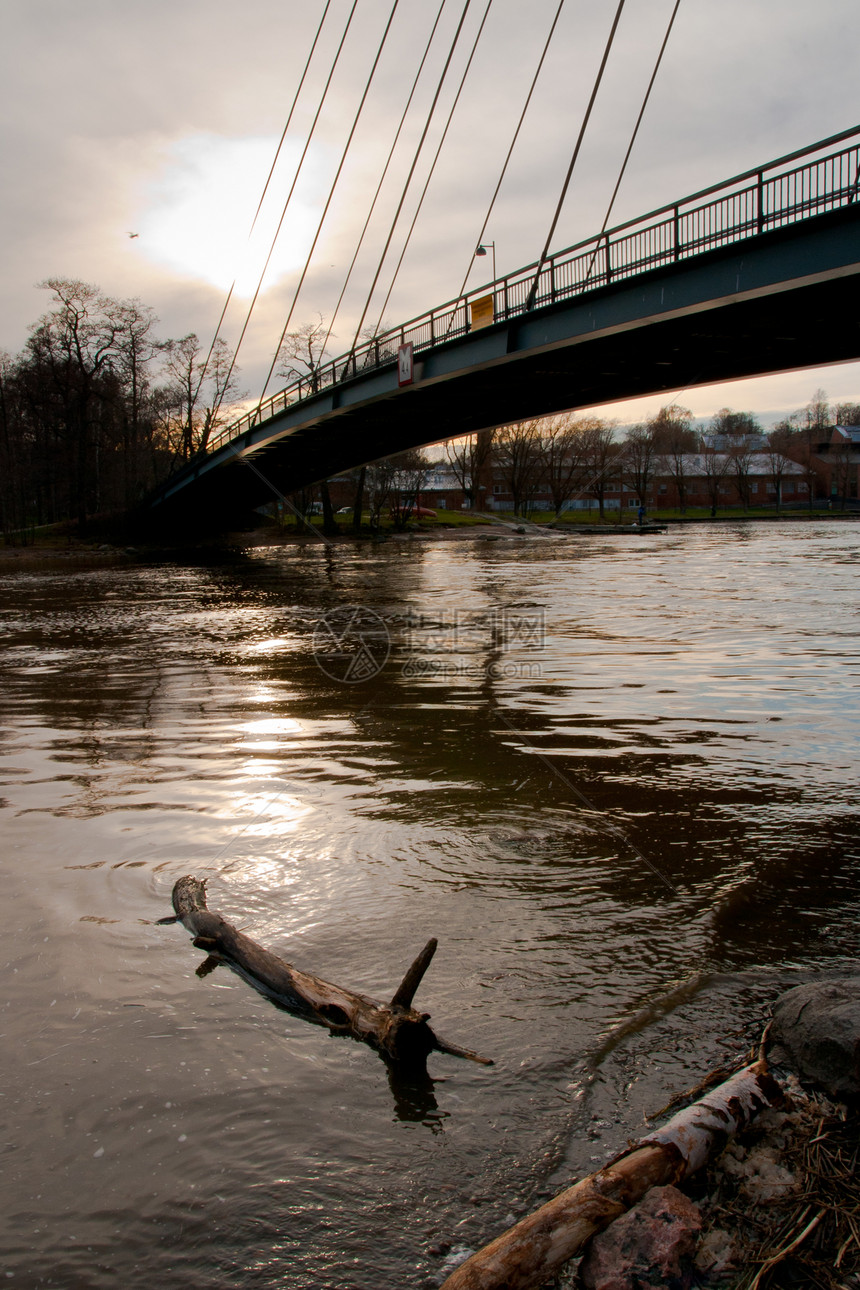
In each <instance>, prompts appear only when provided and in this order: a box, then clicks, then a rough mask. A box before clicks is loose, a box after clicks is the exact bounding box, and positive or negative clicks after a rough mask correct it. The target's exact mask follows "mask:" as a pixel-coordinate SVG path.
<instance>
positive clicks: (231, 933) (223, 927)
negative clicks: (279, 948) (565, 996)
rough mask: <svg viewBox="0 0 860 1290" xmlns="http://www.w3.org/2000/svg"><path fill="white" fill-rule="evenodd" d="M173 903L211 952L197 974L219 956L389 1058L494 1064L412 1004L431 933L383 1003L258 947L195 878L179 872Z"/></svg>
mask: <svg viewBox="0 0 860 1290" xmlns="http://www.w3.org/2000/svg"><path fill="white" fill-rule="evenodd" d="M173 908H174V910H175V911H176V917H177V918H178V920H179V921H180V922H181V923H182V925H183V926H184V927H186V928H187V929H188V931H190V932H191V933H192V934H193V936H194V940H193V944H194V945H196V946H197V948H198V949H201V950H205V951H206V954H207V955H208V957H207V959H206V960H205V961H204V962H203V963H202V964H201V965H200V967H199V968H198V974H201V975H206V974H207V973H208V972H210V971H211V970H212V968H213V967H214V966H215V964H216V963H219V962H220V963H225V964H226V965H227V966H228V967H230V968H232V969H233V971H234V972H236V973H238V975H239V976H241V977H243V978H244V979H245V980H246V981H248V982H249V983H250V984H251V985H253V986H254V988H255V989H256V990H259V991H260V993H261V994H265V995H266V996H267V997H268V998H270V999H273V1000H274V1001H275V1002H276V1003H278V1004H281V1005H282V1006H283V1007H285V1008H287V1009H289V1010H290V1011H291V1012H296V1013H300V1014H301V1015H302V1016H304V1017H306V1018H307V1019H308V1020H309V1021H313V1022H316V1023H317V1024H318V1025H321V1026H327V1027H328V1029H329V1030H331V1031H332V1032H333V1033H334V1034H348V1035H352V1036H353V1037H354V1038H356V1039H361V1040H363V1041H364V1042H365V1043H368V1044H371V1045H372V1046H373V1047H374V1048H377V1049H378V1050H379V1051H380V1052H381V1053H382V1054H383V1055H384V1056H385V1057H387V1058H388V1059H389V1060H391V1061H395V1062H399V1063H409V1064H412V1065H423V1063H424V1061H425V1060H426V1057H427V1055H428V1053H431V1052H433V1051H437V1052H441V1053H450V1054H452V1055H453V1056H455V1057H465V1058H468V1059H469V1060H470V1061H475V1062H480V1063H481V1065H484V1066H491V1065H492V1061H491V1060H490V1059H489V1058H488V1057H480V1056H478V1054H477V1053H473V1052H471V1051H470V1050H469V1049H468V1048H460V1047H458V1046H457V1045H456V1044H449V1043H447V1042H446V1041H445V1040H444V1039H441V1038H440V1036H438V1035H437V1034H435V1033H434V1031H433V1030H432V1029H431V1028H430V1026H428V1024H427V1022H428V1020H429V1017H430V1014H429V1012H417V1011H416V1010H415V1009H414V1008H413V1007H412V999H413V997H414V995H415V991H416V990H417V989H418V986H419V985H420V983H421V978H422V977H423V976H424V973H425V972H426V971H427V968H428V967H429V966H430V961H431V959H432V958H433V954H434V953H435V950H436V941H435V940H432V941H428V943H427V945H425V947H424V949H423V950H422V951H421V953H420V954H419V955H418V957H417V959H416V960H415V962H414V963H413V964H412V966H411V967H410V968H409V971H408V972H407V973H406V975H405V977H404V978H403V981H402V982H401V984H400V986H399V987H398V989H397V991H396V992H395V994H394V997H393V998H392V1000H391V1003H387V1004H386V1003H378V1002H377V1001H376V1000H374V999H370V998H368V997H367V996H366V995H363V994H358V993H357V992H356V991H354V990H347V989H344V988H343V987H341V986H339V985H333V984H332V983H331V982H330V981H324V980H323V979H322V978H321V977H318V976H312V975H311V974H310V973H309V972H302V971H300V970H299V969H298V968H295V967H293V966H292V964H290V963H287V962H285V960H284V959H281V958H279V957H278V956H277V955H276V954H272V953H271V951H270V950H265V949H263V947H262V946H261V945H258V944H257V942H256V941H253V940H252V939H251V938H250V937H249V936H246V935H245V934H244V933H243V932H240V931H238V930H237V928H235V927H233V926H232V924H231V923H228V922H227V921H226V919H224V918H222V917H221V915H220V914H215V913H212V911H211V910H209V909H208V908H207V906H206V884H205V882H201V881H200V880H199V879H198V878H192V877H190V876H186V877H184V878H180V879H179V881H178V882H177V883H176V885H175V886H174V888H173Z"/></svg>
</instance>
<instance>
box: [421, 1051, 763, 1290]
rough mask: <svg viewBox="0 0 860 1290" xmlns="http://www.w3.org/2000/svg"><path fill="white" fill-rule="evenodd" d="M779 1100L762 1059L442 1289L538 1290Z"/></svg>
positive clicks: (545, 1208)
mask: <svg viewBox="0 0 860 1290" xmlns="http://www.w3.org/2000/svg"><path fill="white" fill-rule="evenodd" d="M782 1097H783V1095H782V1090H781V1089H780V1086H779V1084H778V1083H777V1082H776V1080H774V1079H773V1078H772V1077H771V1076H770V1075H769V1074H768V1070H767V1064H766V1062H765V1061H764V1060H763V1059H760V1060H759V1061H757V1062H754V1063H753V1064H752V1065H751V1066H746V1067H744V1069H743V1070H741V1071H738V1072H737V1074H736V1075H733V1076H732V1077H731V1079H729V1080H727V1081H726V1082H725V1084H721V1085H719V1087H718V1088H715V1089H712V1090H711V1091H710V1092H709V1093H707V1094H706V1095H705V1096H704V1097H703V1098H702V1099H701V1100H700V1101H698V1102H694V1103H693V1105H692V1106H688V1107H686V1108H685V1109H684V1110H683V1111H679V1112H678V1114H677V1115H674V1116H673V1117H672V1119H671V1120H669V1121H668V1122H667V1123H666V1124H665V1125H664V1126H663V1128H662V1129H657V1130H656V1131H655V1132H654V1133H651V1134H649V1135H648V1137H647V1138H643V1139H642V1141H641V1142H639V1143H638V1144H637V1145H636V1146H635V1147H631V1148H630V1149H629V1150H628V1151H625V1152H623V1153H622V1154H621V1155H620V1156H617V1157H616V1158H615V1159H614V1160H612V1161H610V1162H609V1164H607V1165H605V1166H604V1167H603V1168H602V1169H599V1170H598V1171H597V1172H596V1173H593V1174H590V1175H589V1176H588V1177H587V1178H583V1180H582V1181H581V1182H578V1183H576V1185H575V1186H573V1187H569V1188H568V1189H567V1191H564V1192H561V1194H560V1195H558V1196H556V1197H555V1198H554V1199H553V1200H550V1201H547V1203H546V1204H545V1205H542V1206H541V1208H540V1209H538V1210H536V1211H535V1212H534V1213H533V1214H529V1215H528V1217H527V1218H524V1219H523V1220H522V1221H521V1222H519V1223H517V1224H516V1226H515V1227H511V1228H509V1229H508V1231H506V1232H503V1233H502V1235H501V1236H498V1237H496V1239H495V1240H494V1241H492V1242H491V1244H490V1245H487V1246H485V1247H484V1249H482V1250H479V1251H478V1252H477V1254H473V1255H472V1256H471V1258H469V1259H467V1260H466V1262H465V1263H461V1264H460V1266H459V1267H458V1268H456V1269H455V1271H454V1272H452V1273H451V1275H450V1276H449V1277H448V1278H447V1280H446V1281H444V1282H443V1284H442V1288H441V1290H536V1287H538V1286H542V1285H544V1284H545V1283H546V1282H547V1281H549V1280H550V1278H551V1277H552V1276H553V1275H554V1274H555V1273H556V1272H557V1271H558V1269H559V1268H560V1267H561V1266H562V1264H563V1263H566V1262H567V1261H568V1259H572V1258H573V1257H574V1256H575V1255H577V1254H579V1253H580V1252H581V1250H582V1247H583V1246H584V1245H585V1243H586V1241H587V1240H588V1239H589V1238H590V1237H592V1236H594V1234H595V1233H596V1232H600V1231H602V1230H603V1228H605V1227H608V1226H609V1224H610V1223H611V1222H612V1221H613V1220H614V1219H616V1218H618V1217H619V1216H620V1215H621V1214H623V1213H624V1212H625V1211H626V1210H628V1209H632V1208H633V1206H634V1205H636V1204H637V1203H638V1202H639V1201H640V1200H641V1199H642V1197H643V1196H644V1195H645V1193H646V1192H647V1191H650V1189H651V1188H652V1187H660V1186H664V1185H665V1184H667V1183H677V1182H680V1181H681V1179H683V1178H686V1177H687V1176H688V1175H689V1174H692V1173H695V1172H696V1170H698V1169H700V1168H701V1167H702V1165H703V1164H704V1163H705V1161H706V1160H707V1159H708V1158H709V1156H711V1155H715V1154H716V1153H717V1152H719V1151H722V1149H723V1147H724V1146H725V1145H726V1143H727V1142H728V1141H729V1139H730V1138H732V1137H734V1135H735V1133H737V1132H738V1130H739V1129H742V1128H743V1127H744V1126H745V1125H747V1124H748V1123H749V1121H750V1120H751V1119H752V1118H753V1117H754V1116H755V1115H756V1114H757V1113H758V1112H759V1111H760V1110H763V1109H764V1108H765V1107H769V1106H775V1105H777V1104H778V1103H779V1102H781V1101H782Z"/></svg>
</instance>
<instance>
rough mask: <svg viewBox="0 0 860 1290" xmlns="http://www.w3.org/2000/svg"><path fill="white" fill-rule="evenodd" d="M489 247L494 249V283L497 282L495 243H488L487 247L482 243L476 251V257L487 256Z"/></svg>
mask: <svg viewBox="0 0 860 1290" xmlns="http://www.w3.org/2000/svg"><path fill="white" fill-rule="evenodd" d="M487 246H490V247H492V249H493V282H495V280H496V244H495V242H487V244H486V246H485V245H484V243H483V242H482V243H481V244H480V246H479V247H478V248H477V249H476V251H475V255H476V256H478V255H486V254H487Z"/></svg>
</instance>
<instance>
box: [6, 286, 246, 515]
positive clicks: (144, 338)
mask: <svg viewBox="0 0 860 1290" xmlns="http://www.w3.org/2000/svg"><path fill="white" fill-rule="evenodd" d="M41 286H42V287H43V288H44V289H45V290H47V291H50V292H51V307H50V308H49V310H48V311H47V312H46V313H45V314H44V315H43V316H42V317H41V318H40V319H39V320H38V322H36V323H35V324H34V325H33V327H32V328H31V329H30V336H29V338H28V340H27V343H26V345H25V347H24V350H23V352H22V353H21V354H20V355H18V357H17V358H15V357H11V356H9V355H2V356H0V529H1V530H2V532H3V533H4V534H6V535H7V540H8V539H9V535H11V534H15V535H17V536H16V539H15V540H22V539H23V538H24V537H26V534H27V532H28V531H30V530H32V529H33V528H34V527H35V526H37V525H41V524H47V523H54V522H56V521H60V520H68V519H73V520H76V521H78V522H79V523H84V522H85V521H86V519H87V518H88V517H89V516H92V515H93V514H96V513H98V512H100V511H111V510H121V509H128V508H130V507H133V506H135V505H136V504H138V503H139V502H140V501H141V500H142V498H143V497H144V496H145V494H146V493H147V491H149V490H150V489H151V488H153V487H154V486H155V485H156V484H158V483H160V482H161V481H162V480H164V479H165V478H166V477H167V475H168V474H169V473H170V471H171V470H172V469H173V468H174V467H175V465H176V464H177V462H179V461H182V460H185V459H187V458H188V457H189V456H191V455H192V454H193V453H195V452H199V451H201V450H202V449H204V448H205V447H206V444H207V442H208V441H209V438H210V437H211V435H212V434H213V433H214V432H215V431H216V430H217V428H218V427H219V426H220V425H221V424H222V423H224V422H225V421H226V420H227V419H228V415H229V414H230V413H229V409H228V406H227V405H228V403H229V402H230V401H231V400H233V399H235V398H237V397H238V395H237V388H236V376H235V372H236V369H235V365H234V363H233V356H232V354H231V352H230V350H229V348H228V347H227V346H226V344H224V342H223V341H217V342H216V344H215V345H214V346H213V349H212V353H211V355H210V356H209V360H208V362H206V360H205V359H204V357H203V356H202V355H201V349H200V344H199V342H198V340H197V337H196V336H195V335H194V334H193V333H190V334H189V335H188V336H185V337H183V338H182V339H180V340H169V341H160V340H159V339H158V338H157V336H156V327H157V324H158V319H157V318H156V317H155V315H154V314H153V312H152V310H151V309H150V308H149V307H148V306H147V305H145V304H143V303H142V302H141V301H140V300H116V299H114V298H112V297H111V296H107V295H105V294H104V293H103V292H102V291H101V290H100V289H99V288H98V287H97V286H93V285H92V284H91V283H87V282H79V281H77V280H76V279H72V278H48V279H47V280H46V281H45V282H43V283H42V284H41Z"/></svg>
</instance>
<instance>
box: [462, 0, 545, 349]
mask: <svg viewBox="0 0 860 1290" xmlns="http://www.w3.org/2000/svg"><path fill="white" fill-rule="evenodd" d="M564 3H565V0H559V4H558V8H557V9H556V11H555V17H554V18H553V20H552V26H551V27H550V29H549V35H548V36H547V38H546V41H545V43H544V47H543V52H542V53H541V56H540V60H539V61H538V65H537V68H536V70H535V74H534V76H533V77H532V83H531V85H530V87H529V92H528V94H527V95H526V101H525V103H524V104H523V110H522V112H521V113H520V119H519V121H518V122H517V126H516V129H515V130H514V135H513V138H512V139H511V144H510V147H509V148H508V155H507V156H506V157H505V160H504V164H503V165H502V171H501V174H500V175H499V180H498V183H497V184H496V187H495V191H494V192H493V196H492V197H491V198H490V204H489V206H488V207H487V213H486V215H485V216H484V222H483V224H482V225H481V231H480V233H479V234H478V240H477V242H476V243H475V245H476V246H480V245H481V243H482V242H483V240H484V234H485V233H486V231H487V225H488V224H489V222H490V216H491V215H492V213H493V208H494V207H495V204H496V198H497V197H498V195H499V190H500V189H501V187H502V183H503V181H504V178H505V175H506V173H507V169H508V164H509V162H510V160H511V155H512V153H513V151H514V148H515V147H516V142H517V139H518V138H519V134H520V130H521V129H522V125H523V121H524V120H525V117H526V113H527V112H528V110H529V104H530V103H531V101H532V95H533V94H534V91H535V86H536V85H537V82H538V77H539V76H540V74H541V70H542V68H543V65H544V60H545V59H546V56H547V53H548V52H549V47H550V43H551V41H552V38H553V36H554V35H555V29H556V27H557V25H558V20H559V18H560V17H561V11H562V9H563V8H564ZM474 258H475V257H474V254H472V255H471V256H470V257H469V268H468V269H467V270H466V274H465V277H464V278H463V285H462V286H461V287H460V290H459V292H458V297H457V298H458V299H460V298H461V297H462V295H463V293H464V292H465V290H466V283H467V282H468V280H469V274H470V272H471V269H472V263H473V261H474ZM452 325H453V319H452Z"/></svg>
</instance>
